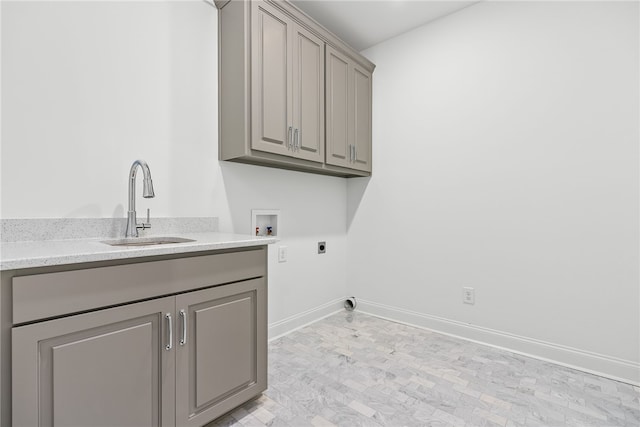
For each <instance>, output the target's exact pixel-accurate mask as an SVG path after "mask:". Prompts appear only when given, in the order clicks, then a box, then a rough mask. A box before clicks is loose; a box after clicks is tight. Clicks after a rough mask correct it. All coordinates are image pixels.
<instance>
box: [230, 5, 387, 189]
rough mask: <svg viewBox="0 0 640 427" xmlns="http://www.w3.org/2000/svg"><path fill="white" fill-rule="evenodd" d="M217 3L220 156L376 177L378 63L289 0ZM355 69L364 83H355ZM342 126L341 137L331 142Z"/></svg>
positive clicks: (306, 169)
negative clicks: (342, 69) (342, 70)
mask: <svg viewBox="0 0 640 427" xmlns="http://www.w3.org/2000/svg"><path fill="white" fill-rule="evenodd" d="M218 7H220V10H219V28H220V31H219V35H220V37H219V79H220V80H219V104H220V105H219V115H220V116H219V158H220V160H229V161H236V162H243V163H252V164H259V165H265V166H272V167H279V168H286V169H294V170H301V171H307V172H314V173H322V174H329V175H336V176H346V177H349V176H368V175H370V172H371V160H370V153H371V114H370V112H371V105H370V103H371V73H372V72H373V69H374V67H375V66H374V64H372V63H371V62H370V61H368V60H367V59H366V58H364V57H363V56H362V55H360V54H359V53H357V52H355V51H354V50H353V49H352V48H350V47H349V46H348V45H346V44H345V43H344V42H342V41H341V40H339V39H338V38H336V37H335V36H334V35H333V34H331V33H330V32H328V31H327V30H326V29H325V28H324V27H322V26H320V25H319V24H317V23H316V22H315V21H313V20H312V19H311V18H309V17H308V16H307V15H305V14H304V13H303V12H301V11H300V10H299V9H298V8H296V7H295V6H293V5H291V4H290V3H288V2H286V1H273V0H254V1H231V2H218ZM330 51H331V52H336V53H338V54H340V55H341V57H342V58H344V59H345V61H346V64H347V70H348V72H346V74H345V76H344V78H343V80H342V81H338V77H337V76H335V73H337V72H338V70H337V68H336V67H337V65H336V64H333V65H332V64H331V63H329V62H328V60H329V59H330V56H329V53H328V52H330ZM332 67H333V68H332ZM354 70H359V71H360V72H361V73H362V76H366V79H365V80H366V81H363V80H357V79H356V77H355V74H354V72H355V71H354ZM331 73H333V74H334V75H331ZM359 77H360V75H359ZM325 82H326V85H327V86H325ZM330 85H332V86H330ZM340 85H342V86H340ZM364 86H366V93H365V92H363V91H362V88H363V87H364ZM340 88H342V89H344V91H343V93H339V91H340V90H341V89H340ZM329 91H331V92H332V95H331V97H330V95H329ZM340 97H342V101H344V105H342V106H338V103H339V101H340V99H338V98H340ZM329 101H332V102H333V101H335V102H334V104H333V106H334V107H333V108H332V106H330V105H327V104H326V103H327V102H329ZM363 102H368V103H369V105H367V106H365V105H363V104H362V103H363ZM340 108H341V109H340ZM356 121H361V122H358V123H356ZM342 131H344V132H345V134H344V137H343V138H342V139H338V140H335V139H330V133H331V135H333V136H335V135H337V132H342ZM365 145H366V146H365ZM329 150H333V151H331V152H329ZM356 152H358V153H359V154H360V156H359V160H356V159H358V157H357V156H356V154H355V153H356Z"/></svg>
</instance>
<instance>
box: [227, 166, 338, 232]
mask: <svg viewBox="0 0 640 427" xmlns="http://www.w3.org/2000/svg"><path fill="white" fill-rule="evenodd" d="M219 165H220V171H221V175H222V178H221V180H222V183H223V185H224V191H225V193H226V198H227V203H228V208H229V215H230V221H231V223H232V224H233V226H234V228H233V230H232V231H233V232H235V233H241V234H247V233H250V232H251V230H250V229H251V210H252V209H279V210H280V224H279V225H281V226H282V230H283V237H287V238H288V237H291V236H296V237H305V236H318V235H325V234H332V235H344V234H345V233H346V230H347V227H346V218H345V212H346V210H347V207H346V200H347V183H346V181H347V180H346V179H345V178H336V177H331V176H324V175H316V174H310V173H306V172H296V171H290V170H283V169H277V168H270V167H264V166H255V165H245V164H241V163H232V162H224V161H221V162H219Z"/></svg>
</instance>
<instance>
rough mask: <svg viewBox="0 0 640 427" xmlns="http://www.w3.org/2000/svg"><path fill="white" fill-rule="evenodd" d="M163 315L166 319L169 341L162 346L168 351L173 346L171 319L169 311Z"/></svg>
mask: <svg viewBox="0 0 640 427" xmlns="http://www.w3.org/2000/svg"><path fill="white" fill-rule="evenodd" d="M164 317H165V319H167V328H168V329H169V342H168V343H167V345H166V346H165V347H164V348H165V350H167V351H169V350H171V349H172V348H173V322H172V321H171V313H167V314H165V315H164Z"/></svg>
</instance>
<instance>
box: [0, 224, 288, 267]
mask: <svg viewBox="0 0 640 427" xmlns="http://www.w3.org/2000/svg"><path fill="white" fill-rule="evenodd" d="M170 237H184V238H187V239H193V240H195V241H194V242H186V243H170V244H165V245H149V246H133V247H131V246H129V247H127V246H110V245H108V244H106V243H102V240H104V239H74V240H45V241H31V242H7V243H1V244H0V270H17V269H21V268H32V267H44V266H51V265H64V264H77V263H83V262H94V261H108V260H117V259H128V258H139V257H147V256H157V255H173V254H186V253H192V252H201V251H212V250H219V249H233V248H243V247H249V246H260V245H267V244H269V243H273V242H275V241H276V239H273V238H267V237H252V236H249V235H242V234H226V233H180V234H171V235H170Z"/></svg>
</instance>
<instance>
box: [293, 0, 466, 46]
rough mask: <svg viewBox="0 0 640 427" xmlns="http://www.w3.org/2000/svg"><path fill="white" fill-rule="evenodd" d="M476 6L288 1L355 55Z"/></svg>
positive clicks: (413, 0)
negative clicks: (399, 35) (347, 46)
mask: <svg viewBox="0 0 640 427" xmlns="http://www.w3.org/2000/svg"><path fill="white" fill-rule="evenodd" d="M477 2H478V1H457V0H441V1H430V0H292V1H291V3H293V4H295V5H296V6H298V7H299V8H300V9H302V10H303V11H304V12H306V13H307V15H309V16H311V17H312V18H314V19H315V20H316V21H318V22H319V23H320V24H322V25H324V26H325V27H326V28H327V29H329V30H330V31H331V32H333V33H334V34H336V35H337V36H338V37H340V38H341V39H342V40H344V41H345V42H347V43H348V44H350V45H351V46H352V47H354V48H355V49H356V50H358V51H361V50H364V49H366V48H368V47H371V46H373V45H375V44H378V43H380V42H382V41H384V40H387V39H390V38H392V37H394V36H397V35H398V34H402V33H404V32H407V31H409V30H411V29H413V28H416V27H419V26H421V25H423V24H426V23H427V22H430V21H433V20H434V19H438V18H440V17H442V16H445V15H449V14H451V13H453V12H456V11H458V10H460V9H463V8H465V7H467V6H469V5H472V4H474V3H477Z"/></svg>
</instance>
